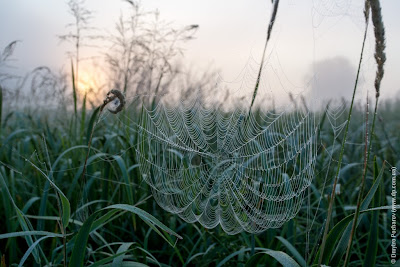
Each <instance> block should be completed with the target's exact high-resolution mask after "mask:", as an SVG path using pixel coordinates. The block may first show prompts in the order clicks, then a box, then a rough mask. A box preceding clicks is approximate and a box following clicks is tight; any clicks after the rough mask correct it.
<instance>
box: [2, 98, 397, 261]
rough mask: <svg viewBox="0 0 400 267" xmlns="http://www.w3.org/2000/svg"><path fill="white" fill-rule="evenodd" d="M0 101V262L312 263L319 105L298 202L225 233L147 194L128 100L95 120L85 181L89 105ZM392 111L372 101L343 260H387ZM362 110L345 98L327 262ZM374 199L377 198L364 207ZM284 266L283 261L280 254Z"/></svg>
mask: <svg viewBox="0 0 400 267" xmlns="http://www.w3.org/2000/svg"><path fill="white" fill-rule="evenodd" d="M3 112H4V116H3V120H2V123H1V144H2V145H1V147H0V162H1V169H0V178H1V180H0V181H1V208H0V216H1V218H2V220H1V221H2V223H1V224H0V233H2V234H1V235H0V238H1V239H0V241H1V242H0V244H1V245H0V252H1V257H2V266H8V265H9V264H10V265H11V264H18V263H20V262H21V261H22V262H24V261H25V260H26V261H25V263H24V264H23V265H29V266H33V265H53V266H54V265H62V264H64V261H65V260H66V263H69V264H70V266H77V265H82V264H83V265H88V264H96V266H97V265H100V264H111V263H113V264H114V266H117V265H118V264H119V263H121V262H122V261H123V263H124V265H123V266H141V265H140V264H139V263H138V262H140V263H142V264H148V265H162V266H165V265H171V266H177V265H189V266H190V265H196V266H209V265H211V266H214V265H216V266H221V265H225V266H240V265H245V264H247V265H252V264H255V263H263V264H267V266H279V265H280V264H278V263H277V260H279V261H280V262H281V263H284V262H285V261H288V259H287V257H291V258H292V259H293V260H294V261H296V262H297V263H298V264H299V265H300V266H310V265H312V264H313V262H314V263H316V262H317V261H318V252H319V250H320V247H321V246H320V244H321V239H322V233H323V229H324V222H325V218H326V214H327V210H328V206H329V197H328V195H329V194H330V192H331V188H332V182H333V177H334V174H335V166H337V158H338V157H339V151H340V143H341V138H342V136H343V132H341V133H340V134H339V135H338V136H337V137H334V135H333V130H332V126H331V124H330V123H329V120H328V118H329V114H327V112H325V113H324V112H321V113H320V114H317V116H318V118H319V120H318V121H319V122H320V126H319V128H318V129H319V135H320V137H319V140H318V144H319V145H318V155H317V159H316V165H315V176H314V178H313V180H312V184H311V186H310V187H309V190H307V193H306V197H305V200H304V201H303V203H302V206H301V208H300V211H299V214H298V215H297V216H296V217H295V218H293V219H291V220H290V221H288V222H286V223H285V224H284V225H283V226H282V227H280V228H278V229H268V230H266V231H265V232H263V233H261V234H256V235H254V234H248V233H245V232H242V233H240V234H237V235H227V234H226V233H224V231H222V229H221V228H220V226H217V227H216V228H214V229H205V228H204V227H202V226H201V225H200V224H198V223H186V222H185V221H183V220H182V219H180V218H179V217H178V216H176V215H174V214H171V213H168V212H166V211H164V210H163V209H161V208H160V207H159V206H158V205H157V204H156V202H155V201H154V199H153V198H152V197H151V191H150V189H149V186H148V185H147V184H146V183H145V182H144V181H143V178H142V177H141V175H140V172H139V171H138V162H137V159H136V158H137V157H136V153H135V151H136V150H135V149H136V148H137V138H138V137H137V135H134V134H132V129H134V127H136V126H135V125H137V124H135V123H134V122H135V121H136V122H137V120H138V118H139V117H140V116H139V114H140V112H138V111H136V113H135V111H132V110H129V109H127V110H124V111H122V113H125V114H117V115H112V114H110V115H108V116H107V117H105V118H103V119H102V120H100V121H99V123H98V124H97V125H96V127H95V129H94V132H93V139H92V149H91V154H90V155H89V158H88V162H87V169H86V181H85V182H83V181H82V179H81V177H82V171H83V163H84V161H85V155H86V153H87V143H88V140H89V138H90V133H91V129H92V128H93V125H94V122H95V120H96V118H97V116H98V109H97V112H94V111H91V112H88V113H87V114H86V113H85V111H82V112H81V114H78V115H77V117H75V115H74V114H73V112H70V113H68V112H60V113H57V111H55V112H50V111H48V112H33V111H29V110H25V111H10V110H8V111H7V110H6V111H4V110H3ZM347 113H348V110H347V109H345V110H343V112H342V113H340V116H338V117H337V118H336V119H337V122H338V123H343V122H346V118H347ZM54 114H56V116H55V115H54ZM399 114H400V110H399V105H398V102H386V103H383V104H382V106H381V107H380V112H379V118H380V119H379V121H378V122H377V128H376V129H377V130H376V133H375V134H374V135H373V136H372V154H371V158H370V160H369V162H368V164H367V176H366V179H365V187H364V192H363V199H364V202H363V204H362V205H361V211H363V210H365V212H364V213H361V214H362V215H360V218H359V224H358V227H357V229H356V232H355V235H354V240H353V245H352V248H351V250H350V253H351V254H350V266H361V265H363V263H364V266H373V264H372V265H369V262H376V266H386V264H387V263H388V262H389V261H390V253H391V251H390V249H391V247H390V244H391V238H390V231H391V229H390V225H391V206H390V205H391V203H390V193H391V186H392V183H391V181H392V180H391V167H393V166H399V163H400V162H399V154H398V153H399V152H398V151H400V146H399V144H400V142H399V141H398V140H399V138H400V136H399V132H400V131H399V130H400V129H399V126H400V125H399V124H398V121H399V120H400V117H399ZM115 116H119V117H118V118H119V119H116V117H115ZM124 118H125V119H126V118H130V120H125V121H124ZM365 119H366V116H365V111H364V108H362V109H361V108H360V109H356V110H355V111H354V110H353V118H352V123H351V124H350V128H349V133H350V134H349V136H348V140H347V141H346V145H345V150H344V156H343V165H342V167H341V170H340V180H339V183H340V185H341V186H340V192H337V194H336V198H335V203H334V204H333V212H332V221H331V225H332V226H331V228H330V229H331V230H330V231H331V232H332V233H331V232H330V233H329V235H328V242H327V244H326V248H325V251H327V252H325V253H329V254H328V256H326V257H325V258H324V260H323V262H325V263H326V264H329V265H330V266H340V265H341V264H342V262H343V260H344V253H345V251H346V247H347V242H348V239H349V236H350V232H349V229H350V228H351V223H350V222H352V220H353V216H354V215H353V214H354V211H355V206H356V205H357V198H358V193H359V190H360V187H361V178H362V173H363V159H364V156H365V155H364V154H365V152H364V146H365V144H364V141H363V140H364V138H365V123H366V121H365ZM370 120H371V118H370ZM332 152H333V153H332ZM328 165H329V166H328ZM330 165H331V166H330ZM374 207H378V208H377V209H375V210H373V211H372V210H371V208H374ZM68 209H70V213H69V210H68ZM397 224H398V222H397ZM346 227H347V228H348V229H347V230H346ZM178 236H179V238H177V237H178ZM397 242H398V241H397ZM282 252H284V253H286V254H282ZM267 255H270V256H267ZM4 264H6V265H4ZM115 264H116V265H115ZM284 265H285V264H284ZM285 266H291V262H290V260H289V262H287V263H286V265H285Z"/></svg>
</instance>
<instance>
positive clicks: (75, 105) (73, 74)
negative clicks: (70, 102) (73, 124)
mask: <svg viewBox="0 0 400 267" xmlns="http://www.w3.org/2000/svg"><path fill="white" fill-rule="evenodd" d="M71 75H72V97H73V98H74V114H75V119H76V118H77V116H78V108H77V101H78V97H77V92H76V81H75V72H74V63H73V62H72V60H71Z"/></svg>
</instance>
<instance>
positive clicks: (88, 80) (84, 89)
mask: <svg viewBox="0 0 400 267" xmlns="http://www.w3.org/2000/svg"><path fill="white" fill-rule="evenodd" d="M77 87H78V91H79V94H81V95H83V96H84V95H87V94H88V93H90V92H91V91H96V89H97V87H98V86H97V85H96V81H95V79H94V77H93V74H91V73H90V72H88V71H81V72H80V73H79V80H78V82H77Z"/></svg>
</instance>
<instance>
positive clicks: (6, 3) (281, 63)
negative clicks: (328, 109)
mask: <svg viewBox="0 0 400 267" xmlns="http://www.w3.org/2000/svg"><path fill="white" fill-rule="evenodd" d="M381 2H382V11H383V19H384V23H385V27H386V39H387V51H386V52H387V63H386V68H385V77H384V79H383V82H382V97H387V98H388V97H393V96H395V95H397V93H398V92H399V89H400V75H398V70H399V69H400V49H398V47H400V16H399V15H398V12H399V11H400V1H398V0H384V1H381ZM141 3H142V4H141V6H142V8H143V9H145V10H149V11H150V10H154V9H156V8H157V9H158V10H159V11H160V16H161V18H162V19H164V20H166V21H173V25H175V26H184V25H190V24H198V25H199V26H200V27H199V30H198V32H197V34H196V39H195V40H193V41H191V42H189V43H187V44H186V45H185V46H184V47H185V55H184V58H183V60H181V61H182V62H183V64H185V66H190V68H191V69H192V70H195V71H196V72H199V73H202V72H203V71H206V70H210V69H215V70H218V72H219V74H220V77H221V79H220V80H221V81H223V82H224V83H225V84H227V85H228V86H232V87H235V86H236V87H240V86H243V85H242V84H243V81H247V82H248V84H247V85H245V86H244V88H245V89H251V88H252V86H253V83H252V80H251V77H250V78H249V77H246V74H243V73H245V72H246V71H245V70H249V69H252V68H254V70H256V69H257V64H256V63H259V60H260V57H261V53H262V47H263V45H264V41H265V33H266V29H267V25H268V22H269V18H270V13H271V8H272V4H271V1H269V0H230V1H215V0H203V1H188V0H146V1H142V2H141ZM86 6H87V8H88V9H90V10H92V11H93V19H92V21H91V25H92V26H93V27H96V28H97V29H98V33H101V34H107V33H110V32H112V31H113V30H114V27H115V22H116V21H117V19H118V17H119V15H120V14H121V13H124V12H126V8H127V4H126V3H124V2H123V1H115V0H87V1H86ZM362 8H363V1H346V0H336V1H335V0H314V1H300V0H297V1H296V0H288V1H283V0H281V3H280V6H279V10H278V16H277V20H276V24H275V27H274V29H273V33H272V39H271V43H270V44H269V47H268V51H267V65H266V68H265V79H264V83H263V90H265V91H268V92H270V93H272V94H275V95H282V92H286V93H289V92H291V93H293V94H294V95H297V94H303V95H312V96H313V97H316V98H325V97H332V96H334V94H332V92H333V91H335V90H336V89H337V91H338V92H339V93H340V94H341V95H344V96H347V97H348V96H349V95H350V94H351V93H350V94H349V91H350V92H351V91H352V84H353V80H354V78H355V74H356V65H357V63H358V60H359V54H360V48H361V41H362V36H363V31H364V23H363V12H362ZM72 21H73V18H72V16H71V15H70V14H69V13H68V8H67V4H66V1H54V0H37V1H28V0H2V1H1V2H0V33H1V35H0V36H1V37H0V50H2V49H3V48H4V47H5V46H6V45H7V44H8V43H10V42H11V41H13V40H21V41H22V42H20V43H19V44H18V46H17V48H16V50H15V54H14V56H13V59H15V61H14V62H13V63H12V64H13V66H15V67H16V68H17V71H20V72H24V71H29V70H31V69H32V68H34V67H37V66H39V65H48V66H50V67H52V68H54V69H59V68H61V67H63V66H64V68H68V64H69V60H68V56H67V54H66V51H67V50H72V49H73V47H72V45H71V44H68V43H60V41H59V40H58V38H57V35H61V34H65V33H67V32H68V30H66V28H65V25H66V24H68V23H71V22H72ZM97 45H101V44H98V43H97ZM98 51H99V49H92V50H91V52H90V53H87V55H86V56H96V55H98V54H96V53H98ZM373 51H374V38H373V28H372V26H371V27H370V30H369V34H368V40H367V43H366V53H365V57H364V63H363V69H362V75H361V86H360V87H361V88H362V90H361V92H360V94H359V97H361V98H365V96H366V91H370V95H374V93H373V90H374V88H373V79H374V74H375V70H376V66H375V61H374V58H373ZM254 60H255V61H254ZM253 61H254V62H253ZM246 66H247V67H246ZM254 75H256V74H254V71H253V72H252V76H254ZM250 76H251V75H250ZM249 79H250V80H249ZM237 81H241V83H240V82H237ZM245 83H246V82H245ZM238 84H241V85H238Z"/></svg>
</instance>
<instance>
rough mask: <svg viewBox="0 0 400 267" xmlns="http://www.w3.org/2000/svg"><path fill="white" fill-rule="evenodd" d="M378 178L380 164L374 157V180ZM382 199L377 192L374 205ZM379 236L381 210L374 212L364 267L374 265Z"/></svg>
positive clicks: (378, 203)
mask: <svg viewBox="0 0 400 267" xmlns="http://www.w3.org/2000/svg"><path fill="white" fill-rule="evenodd" d="M377 179H378V164H377V162H376V157H375V158H374V182H376V180H377ZM380 200H381V191H380V190H378V192H376V194H375V196H374V199H373V206H374V207H378V206H379V205H380ZM378 238H379V211H373V212H372V218H371V226H370V229H369V235H368V245H367V251H366V254H365V255H366V257H365V259H364V267H368V266H371V265H372V266H374V265H375V262H376V255H377V254H378Z"/></svg>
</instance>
